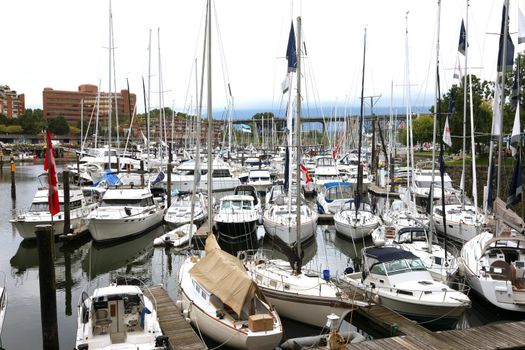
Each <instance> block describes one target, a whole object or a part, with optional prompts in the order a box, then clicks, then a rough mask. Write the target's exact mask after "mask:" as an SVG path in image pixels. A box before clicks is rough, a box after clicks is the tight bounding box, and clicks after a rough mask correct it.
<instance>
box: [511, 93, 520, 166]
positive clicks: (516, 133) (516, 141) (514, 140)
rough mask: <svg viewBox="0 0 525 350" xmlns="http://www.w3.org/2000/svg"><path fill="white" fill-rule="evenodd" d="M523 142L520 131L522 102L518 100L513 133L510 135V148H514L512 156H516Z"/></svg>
mask: <svg viewBox="0 0 525 350" xmlns="http://www.w3.org/2000/svg"><path fill="white" fill-rule="evenodd" d="M520 144H521V131H520V104H519V102H518V105H517V108H516V115H515V116H514V125H513V126H512V135H511V137H510V148H511V150H512V156H513V157H514V156H515V155H516V153H517V152H518V146H519V145H520Z"/></svg>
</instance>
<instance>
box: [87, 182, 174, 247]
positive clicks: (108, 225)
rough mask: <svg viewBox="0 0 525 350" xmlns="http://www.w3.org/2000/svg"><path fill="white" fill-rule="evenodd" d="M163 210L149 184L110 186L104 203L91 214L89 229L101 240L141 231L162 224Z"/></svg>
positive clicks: (109, 239) (128, 235)
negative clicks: (142, 185)
mask: <svg viewBox="0 0 525 350" xmlns="http://www.w3.org/2000/svg"><path fill="white" fill-rule="evenodd" d="M164 211H165V209H163V207H162V206H161V205H160V204H159V203H158V202H156V201H155V200H154V199H153V194H152V193H151V191H150V190H149V188H148V187H141V186H134V185H133V184H130V185H122V186H115V187H110V188H108V189H107V190H106V192H105V193H104V196H103V197H102V203H101V205H100V206H99V207H98V208H97V209H96V210H94V211H93V212H91V214H89V216H88V220H89V226H88V227H89V232H90V233H91V236H92V237H93V240H95V241H96V242H98V243H101V242H110V241H115V240H118V239H123V238H126V237H130V236H134V235H138V234H141V233H144V232H146V231H148V230H151V229H153V228H155V227H157V226H159V225H160V224H161V223H162V220H163V218H164Z"/></svg>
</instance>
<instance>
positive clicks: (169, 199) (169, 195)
mask: <svg viewBox="0 0 525 350" xmlns="http://www.w3.org/2000/svg"><path fill="white" fill-rule="evenodd" d="M172 161H173V155H172V153H171V143H170V144H169V146H168V208H169V207H171V162H172Z"/></svg>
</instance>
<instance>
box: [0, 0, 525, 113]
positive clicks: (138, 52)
mask: <svg viewBox="0 0 525 350" xmlns="http://www.w3.org/2000/svg"><path fill="white" fill-rule="evenodd" d="M520 1H522V0H520ZM213 3H214V8H215V10H214V16H213V21H214V24H213V26H212V28H213V31H212V36H213V39H212V43H213V46H214V51H213V58H212V60H213V65H212V67H213V68H212V69H213V72H214V75H213V81H214V83H213V85H214V88H213V91H214V92H213V95H214V98H213V105H214V109H223V108H225V107H226V99H225V91H226V89H225V88H224V86H225V82H229V83H230V86H231V91H232V94H233V98H234V104H235V107H236V108H237V109H244V108H250V109H258V108H260V109H261V110H262V111H264V110H265V109H267V108H269V107H274V108H277V107H278V105H279V101H280V98H281V92H280V85H281V81H282V80H283V79H284V77H285V74H286V60H285V58H284V56H285V52H286V44H287V41H288V32H289V29H290V23H291V21H292V20H293V21H294V24H295V22H296V18H297V16H301V18H302V23H303V40H304V42H305V45H306V49H307V54H308V57H307V58H306V59H305V62H304V74H305V77H306V79H307V80H308V81H309V82H308V83H306V84H305V90H307V91H305V92H303V94H304V96H305V99H306V98H307V99H308V100H309V101H310V102H309V103H311V104H313V103H319V102H321V101H322V102H325V103H328V104H329V105H332V106H333V108H334V109H335V107H337V110H338V111H339V112H342V111H343V108H344V106H345V105H354V106H358V105H359V96H360V90H361V76H362V75H361V69H362V57H363V32H364V28H365V26H366V27H367V32H368V36H367V52H366V73H365V95H382V97H381V99H380V100H379V103H378V106H383V107H388V106H390V95H391V85H392V84H393V86H394V95H395V96H396V101H395V102H394V104H395V105H397V106H398V107H399V106H402V105H403V104H404V102H403V96H404V87H403V85H404V84H406V83H407V80H406V78H405V76H406V74H405V66H406V57H407V56H406V49H405V41H406V33H405V30H406V26H405V24H406V20H405V17H406V12H407V11H409V13H408V46H409V47H408V52H409V56H408V67H409V78H410V85H411V88H410V95H411V104H412V105H414V106H415V105H431V104H432V103H433V94H434V81H435V73H434V72H435V56H436V40H437V17H438V16H437V14H438V5H437V3H438V2H437V0H396V1H393V0H367V1H351V0H322V1H321V0H303V1H299V0H296V1H293V2H292V1H287V0H215V1H214V2H213ZM466 3H467V1H459V0H443V1H442V11H441V40H440V41H441V52H440V56H441V67H442V77H441V79H442V92H445V91H446V90H447V89H448V88H449V87H450V85H451V84H452V83H454V80H453V79H452V76H453V68H454V66H455V65H456V60H457V47H458V38H459V30H460V24H461V19H462V18H465V16H466V6H467V5H466ZM510 3H511V5H510V21H511V23H510V31H511V32H512V33H516V31H517V23H516V18H517V5H518V2H517V1H516V0H511V1H510ZM502 5H503V0H472V1H470V10H469V25H468V32H469V34H468V35H469V43H470V46H469V53H468V55H469V65H470V66H472V67H475V74H477V75H478V76H480V77H481V78H483V79H494V76H495V71H496V58H497V45H498V44H497V43H498V37H497V35H493V34H488V33H498V32H499V30H500V21H501V8H502ZM112 8H113V18H114V41H115V46H116V47H117V48H116V50H115V55H116V83H117V88H118V89H124V88H126V78H128V79H129V84H130V89H131V91H132V92H135V93H137V97H138V105H137V108H138V111H139V112H142V111H143V110H144V104H143V102H142V101H143V100H142V80H141V79H142V77H144V79H145V80H146V88H147V80H148V35H149V30H150V29H151V30H152V44H151V46H152V49H151V72H152V76H151V107H152V108H156V107H157V106H158V105H159V101H158V100H159V99H158V91H159V83H158V78H159V73H158V36H157V30H158V28H160V47H161V51H160V52H161V60H162V80H163V90H164V91H165V92H164V105H165V106H170V107H171V106H175V108H176V110H185V109H187V106H188V104H189V103H190V101H191V100H193V101H195V97H194V96H195V74H194V71H195V68H194V61H195V59H197V61H198V65H199V72H200V64H201V62H202V37H203V31H204V26H203V20H204V12H205V0H148V1H138V0H113V1H112ZM1 12H2V30H3V33H2V34H3V35H2V50H1V55H0V84H7V85H9V86H10V87H11V88H12V89H14V90H16V91H17V92H19V93H24V94H25V96H26V107H29V108H31V107H32V108H41V107H42V90H43V89H44V88H45V87H52V88H54V89H57V90H76V89H77V88H78V85H80V84H84V83H90V84H95V85H98V84H99V81H100V84H101V86H102V90H103V91H107V90H108V85H109V81H108V80H109V79H108V76H109V63H108V50H107V49H106V47H108V45H109V44H108V40H109V38H108V37H109V35H108V12H109V0H96V1H78V0H46V1H41V0H16V1H4V2H2V6H1ZM512 35H513V38H514V42H515V44H516V45H517V40H516V34H512ZM219 41H220V42H219ZM460 57H461V66H462V67H463V66H464V58H463V56H460ZM199 74H200V73H199ZM113 84H114V83H113ZM352 112H353V113H354V114H355V113H357V112H358V111H357V110H355V109H354V110H353V111H352ZM339 114H341V113H339Z"/></svg>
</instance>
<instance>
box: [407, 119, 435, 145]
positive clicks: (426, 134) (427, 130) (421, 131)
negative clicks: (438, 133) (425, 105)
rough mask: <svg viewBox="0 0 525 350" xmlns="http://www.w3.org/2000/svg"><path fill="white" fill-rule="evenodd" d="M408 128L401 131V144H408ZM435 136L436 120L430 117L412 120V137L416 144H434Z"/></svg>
mask: <svg viewBox="0 0 525 350" xmlns="http://www.w3.org/2000/svg"><path fill="white" fill-rule="evenodd" d="M406 133H407V128H404V129H403V130H401V134H400V139H401V143H403V144H406V141H407V134H406ZM433 134H434V120H433V117H432V116H430V115H422V116H420V117H418V118H415V119H414V118H412V137H413V138H414V144H421V143H425V142H430V143H431V142H432V138H433Z"/></svg>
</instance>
